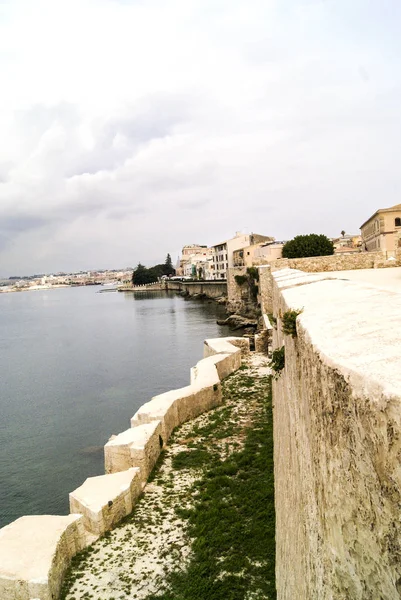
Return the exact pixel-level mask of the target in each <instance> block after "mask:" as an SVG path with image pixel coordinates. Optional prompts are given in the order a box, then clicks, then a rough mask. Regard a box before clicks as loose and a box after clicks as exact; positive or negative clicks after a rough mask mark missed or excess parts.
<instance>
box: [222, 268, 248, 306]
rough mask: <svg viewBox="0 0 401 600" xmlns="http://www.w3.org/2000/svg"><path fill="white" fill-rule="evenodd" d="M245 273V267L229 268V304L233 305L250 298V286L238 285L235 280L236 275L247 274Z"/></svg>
mask: <svg viewBox="0 0 401 600" xmlns="http://www.w3.org/2000/svg"><path fill="white" fill-rule="evenodd" d="M245 273H246V268H245V267H230V268H229V269H227V299H228V304H229V305H231V306H233V305H235V304H239V303H241V302H243V301H246V300H247V299H248V295H249V294H248V286H245V285H243V286H241V285H238V283H237V282H236V281H235V276H236V275H245ZM245 288H246V289H245Z"/></svg>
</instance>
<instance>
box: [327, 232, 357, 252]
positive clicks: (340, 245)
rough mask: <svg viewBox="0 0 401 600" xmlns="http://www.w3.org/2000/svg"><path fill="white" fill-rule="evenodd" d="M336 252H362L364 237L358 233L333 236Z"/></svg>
mask: <svg viewBox="0 0 401 600" xmlns="http://www.w3.org/2000/svg"><path fill="white" fill-rule="evenodd" d="M331 241H332V242H333V246H334V253H335V254H347V253H350V252H360V251H361V250H362V237H361V236H360V235H357V234H352V235H350V234H348V233H345V234H344V235H342V236H340V237H337V238H331Z"/></svg>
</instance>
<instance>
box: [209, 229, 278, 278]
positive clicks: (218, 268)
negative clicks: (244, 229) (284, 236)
mask: <svg viewBox="0 0 401 600" xmlns="http://www.w3.org/2000/svg"><path fill="white" fill-rule="evenodd" d="M273 240H274V238H272V237H268V236H266V235H259V234H256V233H241V232H239V231H237V233H236V234H235V237H233V238H231V239H229V240H227V241H225V242H221V243H220V244H215V245H214V246H212V248H213V279H226V278H227V269H229V268H231V267H234V266H235V265H234V253H236V252H237V251H238V250H241V249H244V248H247V247H249V246H253V245H257V244H259V243H262V242H268V241H273Z"/></svg>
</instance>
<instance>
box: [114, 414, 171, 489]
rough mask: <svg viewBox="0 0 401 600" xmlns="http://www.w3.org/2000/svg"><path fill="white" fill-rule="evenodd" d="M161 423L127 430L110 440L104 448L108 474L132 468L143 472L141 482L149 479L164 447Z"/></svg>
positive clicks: (155, 422)
mask: <svg viewBox="0 0 401 600" xmlns="http://www.w3.org/2000/svg"><path fill="white" fill-rule="evenodd" d="M161 433H162V427H161V422H160V421H152V422H151V423H147V424H144V425H139V426H138V427H133V428H131V429H127V430H126V431H123V432H122V433H120V434H118V435H117V436H115V437H113V438H112V439H110V440H109V441H108V442H107V444H106V445H105V447H104V456H105V469H106V473H117V472H119V471H125V470H127V469H129V468H131V467H138V468H139V469H140V471H141V474H140V477H141V481H142V482H143V483H144V482H145V481H146V480H147V478H148V477H149V475H150V473H151V471H152V469H153V467H154V465H155V463H156V461H157V459H158V456H159V454H160V452H161V449H162V446H163V438H162V435H161Z"/></svg>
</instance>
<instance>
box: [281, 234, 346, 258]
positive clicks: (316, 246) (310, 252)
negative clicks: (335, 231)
mask: <svg viewBox="0 0 401 600" xmlns="http://www.w3.org/2000/svg"><path fill="white" fill-rule="evenodd" d="M331 254H334V246H333V242H331V241H330V240H329V238H328V237H326V236H325V235H318V234H316V233H310V234H309V235H296V236H295V237H294V239H292V240H290V241H289V242H287V243H285V244H284V246H283V258H304V257H308V256H330V255H331Z"/></svg>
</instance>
